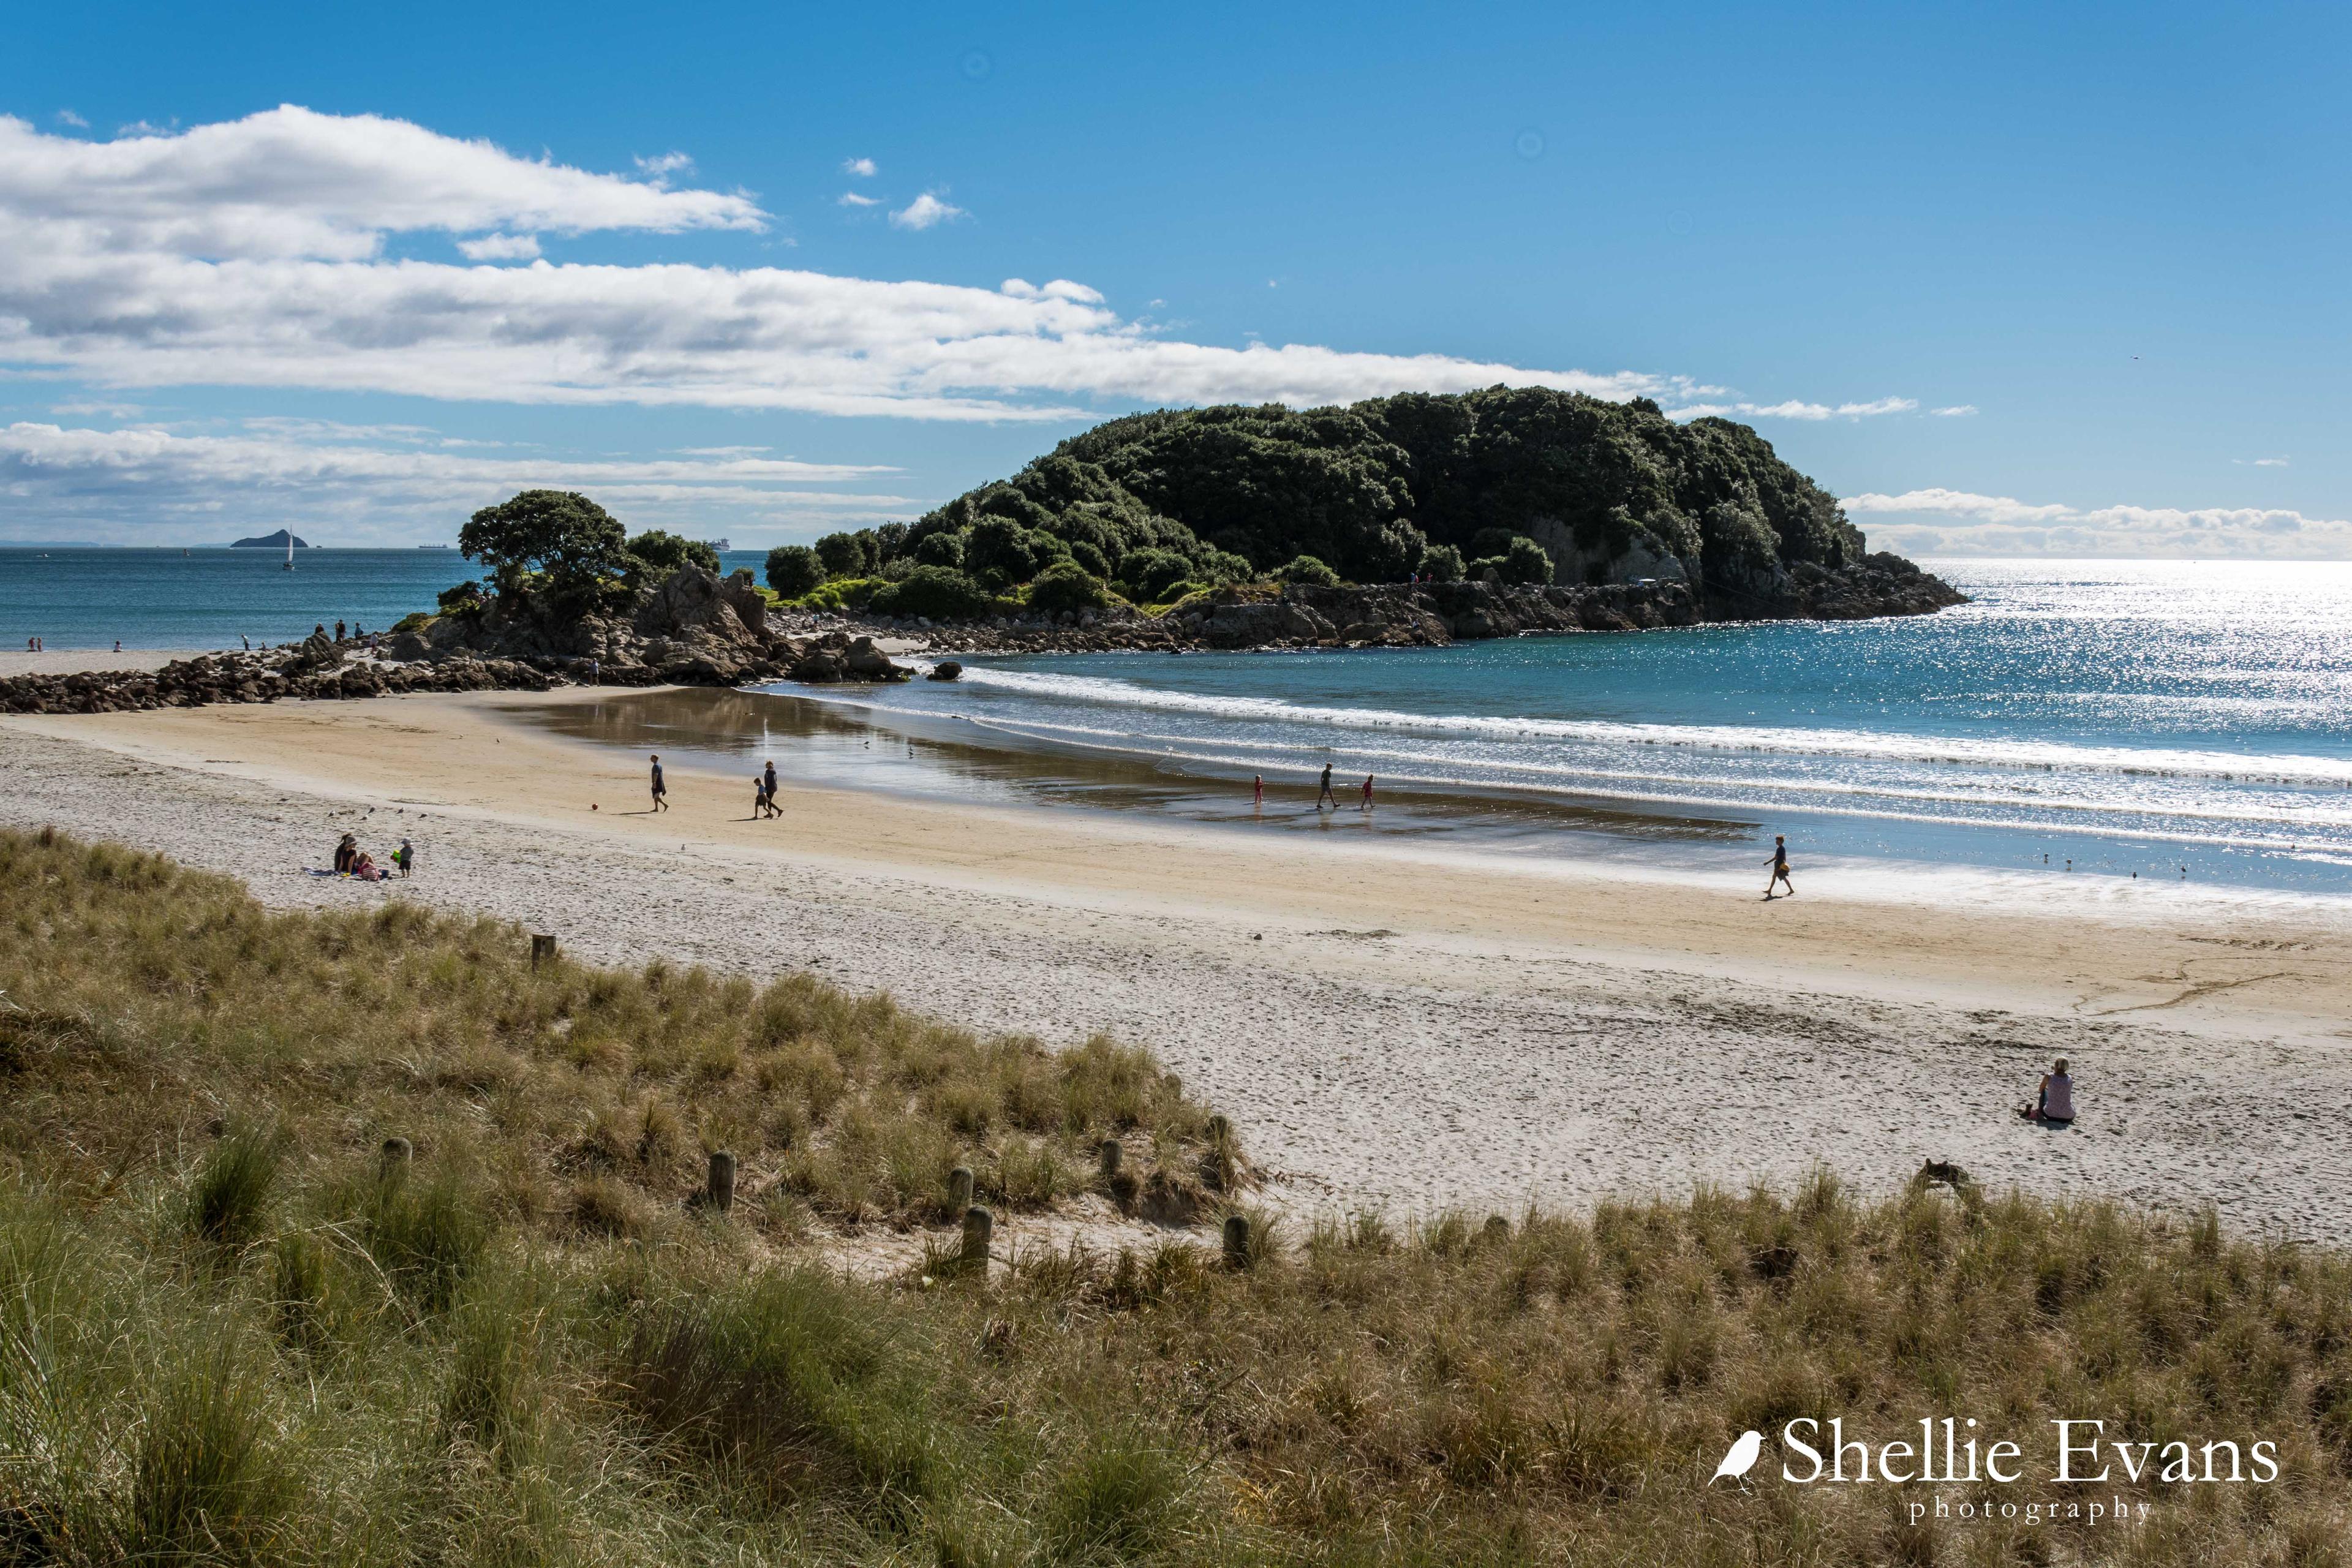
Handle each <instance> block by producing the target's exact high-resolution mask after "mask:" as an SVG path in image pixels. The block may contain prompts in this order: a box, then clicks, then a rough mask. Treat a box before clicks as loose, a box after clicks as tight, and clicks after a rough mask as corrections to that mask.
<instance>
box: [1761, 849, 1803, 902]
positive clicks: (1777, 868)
mask: <svg viewBox="0 0 2352 1568" xmlns="http://www.w3.org/2000/svg"><path fill="white" fill-rule="evenodd" d="M1765 864H1767V865H1769V866H1770V867H1771V868H1772V879H1771V880H1770V881H1769V882H1766V883H1765V884H1764V901H1765V902H1766V903H1768V904H1769V903H1770V902H1771V901H1772V889H1775V888H1780V887H1785V888H1787V889H1789V896H1790V898H1792V899H1793V898H1795V897H1796V896H1797V884H1796V883H1794V882H1791V881H1790V880H1789V841H1788V839H1786V838H1784V837H1781V836H1780V834H1777V833H1776V834H1774V835H1773V836H1772V858H1771V859H1770V860H1769V861H1767V862H1765Z"/></svg>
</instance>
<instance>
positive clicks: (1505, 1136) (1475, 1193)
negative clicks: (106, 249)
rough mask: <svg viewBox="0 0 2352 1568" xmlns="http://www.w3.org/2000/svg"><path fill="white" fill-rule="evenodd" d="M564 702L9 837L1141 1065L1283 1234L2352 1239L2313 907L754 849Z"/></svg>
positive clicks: (274, 747) (1103, 834)
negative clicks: (1832, 1203)
mask: <svg viewBox="0 0 2352 1568" xmlns="http://www.w3.org/2000/svg"><path fill="white" fill-rule="evenodd" d="M594 695H595V693H594V692H593V691H572V690H564V691H559V692H555V693H551V694H550V695H549V696H547V697H544V698H537V699H530V701H535V702H546V701H557V702H562V701H577V700H585V699H590V698H593V696H594ZM524 701H525V700H524V699H521V698H520V697H519V696H518V695H516V694H497V695H494V694H480V695H475V696H465V697H440V696H436V697H395V698H386V699H382V700H375V701H371V702H366V703H356V704H354V703H341V702H320V703H292V702H289V703H281V704H275V705H269V706H252V707H236V706H229V707H219V708H211V709H193V710H158V711H153V712H145V713H129V714H110V715H95V716H86V717H71V718H55V717H51V718H41V719H12V720H8V721H0V780H5V784H6V788H5V792H0V822H5V823H6V824H8V825H10V826H38V825H39V824H41V823H43V822H54V823H55V824H56V825H57V826H60V827H64V828H68V829H70V830H72V831H75V832H77V833H81V834H85V835H88V836H92V837H113V838H120V839H127V840H129V841H131V842H133V843H136V844H140V845H142V847H151V848H159V849H163V850H164V851H166V852H169V853H172V854H173V855H175V856H178V857H179V858H184V859H187V860H189V861H191V862H192V863H194V864H200V865H205V866H209V867H211V868H215V869H226V870H230V871H233V872H235V873H236V874H238V875H240V876H242V877H244V878H245V879H247V881H248V883H250V884H251V885H252V886H254V888H255V889H256V890H257V893H259V895H260V896H261V897H262V898H263V899H264V900H265V901H268V902H271V903H274V904H279V905H297V904H321V903H327V904H335V903H345V902H351V901H362V902H367V901H375V900H381V899H382V898H383V897H387V896H397V897H413V898H419V899H424V900H428V901H431V902H434V903H436V904H442V905H446V906H449V907H457V908H465V909H471V910H480V911H483V912H488V913H493V914H498V915H500V916H503V917H505V918H510V919H515V920H518V921H523V922H525V923H528V924H530V925H532V926H533V928H534V929H538V930H544V931H560V932H561V933H562V937H563V940H564V941H565V942H566V943H567V945H571V946H574V947H577V948H579V949H580V950H581V951H583V952H585V953H587V954H589V955H591V956H594V957H597V958H600V959H606V960H617V961H623V962H639V961H642V960H644V959H646V958H648V957H652V956H655V955H656V954H659V955H662V956H666V957H668V958H670V959H672V960H675V961H681V962H694V963H708V964H711V965H713V966H715V967H719V968H722V969H734V970H739V971H743V972H749V973H774V972H776V971H777V970H779V969H781V968H787V967H807V968H810V969H812V970H813V971H814V973H819V974H822V975H824V976H825V977H826V978H829V979H832V980H834V981H835V982H836V983H839V984H848V985H852V986H854V987H858V988H877V989H878V988H887V989H889V990H891V991H893V992H894V993H896V994H898V996H899V997H900V998H901V999H902V1000H903V1001H905V1002H907V1003H908V1004H909V1005H916V1006H919V1007H922V1008H925V1009H927V1010H929V1011H932V1012H935V1013H938V1014H940V1015H942V1016H948V1017H951V1018H954V1019H956V1020H958V1021H960V1022H966V1023H970V1024H971V1025H973V1026H979V1027H987V1028H1013V1029H1020V1030H1026V1031H1031V1032H1034V1033H1037V1034H1039V1035H1041V1036H1042V1037H1045V1038H1047V1039H1049V1040H1052V1041H1056V1042H1066V1041H1068V1040H1072V1039H1076V1038H1083V1037H1085V1036H1086V1035H1087V1034H1089V1033H1092V1032H1095V1031H1097V1030H1101V1031H1105V1032H1109V1033H1112V1034H1116V1035H1118V1036H1121V1037H1126V1038H1129V1039H1133V1040H1136V1041H1138V1042H1139V1043H1142V1044H1146V1045H1150V1046H1151V1047H1154V1048H1155V1049H1157V1050H1159V1051H1160V1052H1161V1054H1162V1055H1163V1057H1164V1058H1165V1059H1167V1060H1168V1062H1169V1063H1170V1065H1171V1067H1172V1068H1175V1069H1176V1070H1179V1071H1181V1073H1183V1074H1184V1076H1185V1079H1186V1081H1187V1082H1188V1083H1197V1084H1198V1085H1199V1086H1200V1087H1201V1089H1202V1092H1203V1093H1204V1094H1205V1096H1206V1097H1207V1098H1208V1099H1210V1100H1213V1102H1215V1103H1217V1104H1218V1105H1219V1106H1220V1107H1221V1108H1222V1109H1225V1110H1228V1111H1229V1112H1230V1113H1231V1114H1233V1115H1234V1118H1235V1120H1236V1122H1237V1123H1238V1124H1239V1125H1240V1127H1241V1128H1242V1130H1243V1133H1244V1145H1245V1147H1247V1148H1249V1149H1250V1150H1251V1151H1252V1152H1253V1155H1254V1157H1256V1158H1258V1159H1259V1160H1260V1161H1261V1162H1262V1163H1265V1164H1267V1165H1268V1166H1270V1167H1271V1168H1272V1169H1273V1170H1275V1171H1276V1173H1277V1174H1278V1175H1280V1176H1281V1177H1283V1178H1284V1180H1283V1181H1282V1182H1280V1183H1279V1184H1277V1187H1276V1194H1277V1201H1280V1202H1283V1203H1286V1204H1295V1205H1306V1206H1310V1207H1331V1206H1338V1207H1342V1208H1345V1207H1351V1206H1367V1205H1370V1206H1385V1207H1390V1208H1394V1209H1402V1210H1418V1211H1423V1212H1426V1211H1429V1210H1431V1209H1435V1208H1444V1207H1452V1206H1465V1207H1468V1206H1477V1205H1486V1206H1489V1207H1499V1208H1502V1209H1505V1210H1508V1209H1511V1208H1514V1207H1516V1206H1517V1205H1519V1204H1521V1203H1524V1202H1528V1201H1542V1202H1546V1203H1562V1202H1565V1203H1570V1204H1577V1205H1589V1204H1591V1203H1592V1202H1595V1201H1599V1200H1600V1199H1601V1198H1604V1197H1608V1196H1621V1195H1626V1194H1646V1193H1671V1192H1682V1191H1687V1190H1689V1189H1690V1188H1692V1187H1693V1186H1695V1185H1698V1184H1720V1185H1730V1186H1739V1185H1744V1184H1748V1183H1749V1182H1752V1181H1758V1180H1788V1179H1793V1178H1795V1177H1798V1176H1801V1174H1802V1173H1804V1171H1805V1170H1806V1169H1808V1168H1809V1167H1810V1166H1811V1164H1812V1163H1815V1162H1816V1161H1820V1162H1826V1163H1832V1164H1834V1165H1836V1166H1837V1167H1838V1168H1840V1169H1841V1170H1842V1171H1843V1172H1844V1173H1847V1174H1848V1175H1849V1176H1850V1177H1851V1178H1852V1179H1854V1180H1857V1181H1864V1182H1871V1183H1883V1184H1895V1183H1899V1182H1900V1181H1902V1180H1904V1179H1906V1177H1907V1176H1908V1174H1909V1173H1910V1172H1912V1171H1913V1170H1916V1168H1917V1166H1918V1164H1919V1163H1920V1161H1921V1160H1922V1159H1925V1158H1936V1159H1951V1160H1957V1161H1958V1162H1959V1163H1962V1164H1964V1165H1966V1166H1968V1167H1969V1169H1970V1170H1971V1171H1972V1172H1974V1173H1976V1174H1977V1176H1978V1178H1979V1180H1980V1181H1983V1182H1985V1183H1986V1184H1988V1185H1989V1186H1990V1187H1992V1188H1995V1189H1999V1188H2000V1187H2002V1186H2005V1185H2009V1184H2016V1185H2019V1186H2021V1187H2024V1188H2027V1189H2029V1190H2032V1191H2037V1192H2044V1193H2048V1194H2053V1195H2066V1196H2086V1195H2094V1194H2096V1195H2105V1196H2113V1197H2116V1198H2118V1199H2122V1200H2125V1201H2132V1202H2139V1203H2144V1204H2149V1205H2154V1206H2158V1207H2165V1208H2178V1207H2179V1206H2181V1205H2196V1204H2199V1203H2201V1202H2205V1201H2210V1202H2213V1203H2215V1204H2216V1205H2218V1206H2220V1207H2221V1209H2222V1210H2223V1211H2224V1213H2225V1214H2226V1215H2230V1216H2231V1218H2232V1219H2233V1220H2236V1221H2239V1222H2241V1223H2254V1224H2259V1225H2262V1226H2269V1227H2272V1228H2274V1229H2283V1230H2284V1231H2286V1232H2287V1233H2289V1234H2294V1235H2298V1236H2305V1237H2313V1238H2323V1237H2324V1238H2328V1239H2338V1240H2341V1239H2347V1238H2352V1215H2346V1214H2343V1213H2342V1212H2340V1210H2339V1209H2338V1208H2337V1207H2336V1206H2335V1205H2333V1204H2332V1200H2330V1199H2329V1198H2328V1197H2327V1195H2326V1194H2329V1193H2330V1192H2331V1191H2333V1190H2337V1189H2340V1188H2341V1186H2342V1184H2344V1182H2345V1181H2346V1179H2347V1177H2352V1133H2347V1132H2346V1131H2342V1130H2340V1129H2339V1128H2338V1127H2337V1125H2336V1124H2337V1123H2338V1122H2339V1121H2340V1117H2338V1116H2337V1115H2336V1112H2335V1110H2333V1107H2335V1106H2338V1105H2340V1104H2341V1103H2342V1097H2343V1095H2344V1093H2345V1091H2346V1090H2347V1089H2352V1058H2347V1056H2346V1053H2345V1049H2344V1047H2345V1045H2346V1042H2347V1039H2352V1033H2348V1032H2347V1030H2346V1028H2345V1026H2344V1022H2343V1020H2344V1018H2345V1016H2346V1015H2347V1011H2352V1007H2347V1004H2352V979H2347V978H2345V976H2347V975H2352V962H2347V961H2352V919H2347V912H2346V911H2345V910H2339V909H2329V908H2323V907H2318V905H2317V902H2316V901H2315V902H2314V903H2313V904H2312V905H2310V906H2305V905H2294V906H2284V907H2283V906H2280V905H2278V904H2276V903H2275V902H2274V901H2266V902H2265V903H2264V904H2263V906H2262V907H2258V908H2255V907H2249V906H2248V904H2247V903H2246V901H2244V900H2237V899H2228V898H2223V899H2218V900H2217V899H2215V898H2213V897H2212V896H2211V894H2212V889H2200V894H2201V895H2203V896H2200V898H2197V899H2194V900H2180V899H2164V900H2158V899H2155V898H2146V897H2143V898H2138V899H2132V900H2120V901H2117V902H2116V903H2115V904H2114V905H2113V906H2112V907H2106V908H2100V907H2095V905H2094V906H2093V907H2085V906H2084V901H2083V900H2072V901H2069V902H2067V903H2065V904H2063V906H2060V907H2055V908H2053V907H2051V900H2047V899H2035V900H2014V899H2007V898H2003V899H1995V900H1990V902H1989V903H1984V904H1977V903H1963V904H1961V905H1960V906H1958V907H1951V908H1937V907H1935V906H1933V905H1929V904H1924V903H1921V902H1919V901H1917V900H1899V899H1895V898H1890V897H1888V896H1887V895H1886V891H1885V889H1879V888H1873V889H1868V890H1867V896H1861V897H1855V896H1838V895H1836V894H1833V893H1832V892H1831V891H1830V890H1829V889H1822V891H1820V892H1818V893H1815V894H1812V895H1810V896H1809V897H1808V898H1805V899H1799V900H1781V901H1776V902H1775V903H1773V904H1771V905H1769V906H1764V905H1759V903H1758V901H1757V900H1756V899H1755V898H1754V896H1753V894H1752V891H1738V890H1735V889H1730V888H1727V887H1723V888H1717V887H1709V886H1706V885H1704V884H1694V883H1693V882H1691V881H1690V880H1688V879H1676V880H1674V881H1664V880H1658V879H1643V878H1638V877H1633V876H1630V875H1627V874H1624V873H1622V872H1621V871H1620V870H1619V869H1618V868H1615V867H1612V866H1606V865H1603V866H1600V867H1597V868H1596V867H1594V866H1591V865H1576V864H1572V863H1546V864H1543V865H1540V866H1536V865H1533V864H1532V863H1515V862H1513V861H1511V860H1509V859H1508V858H1503V857H1495V856H1484V857H1481V856H1477V855H1475V854H1434V855H1433V854H1429V853H1425V852H1423V850H1422V849H1420V848H1419V847H1416V848H1415V849H1413V850H1411V851H1392V850H1389V849H1386V848H1382V849H1380V850H1378V851H1374V850H1372V849H1370V848H1368V847H1360V846H1346V845H1334V844H1328V843H1324V842H1321V841H1319V839H1318V838H1316V837H1309V836H1296V835H1294V836H1285V837H1281V838H1278V839H1273V840H1271V841H1269V840H1268V839H1258V840H1246V839H1241V838H1239V837H1238V836H1226V835H1219V834H1211V833H1205V832H1203V831H1202V829H1201V828H1200V827H1198V826H1194V825H1191V824H1171V823H1169V822H1166V821H1160V820H1150V821H1144V820H1103V817H1102V814H1097V813H1072V812H1066V811H1057V810H1055V809H1053V808H1047V807H1031V808H1019V809H1015V808H999V807H979V806H969V805H941V804H938V803H933V802H923V801H908V800H904V799H900V798H889V797H882V796H878V795H871V794H860V793H855V792H849V791H840V790H821V789H811V788H804V787H799V786H792V785H789V784H788V785H787V787H786V789H785V790H784V792H783V794H782V805H783V806H784V808H785V811H786V814H787V815H786V817H785V818H784V820H782V821H781V822H775V823H764V824H755V823H752V822H750V821H748V820H746V817H747V816H748V793H747V792H745V791H744V790H742V789H741V788H740V784H739V782H738V781H735V780H733V779H731V778H726V777H721V776H719V775H716V774H709V773H703V772H701V771H699V770H693V769H679V770H677V771H674V772H673V773H672V791H673V800H674V801H675V802H676V804H677V807H678V809H676V810H673V811H671V812H669V813H667V814H665V815H664V816H661V817H659V818H650V817H647V816H642V815H630V813H633V812H635V811H636V810H637V809H638V808H639V807H640V806H641V805H642V803H643V794H642V790H643V784H642V781H641V780H640V779H639V778H637V777H636V776H635V765H634V764H631V765H630V766H629V767H628V768H627V769H626V771H625V770H624V768H623V766H622V765H621V764H620V762H619V760H618V759H615V758H610V757H608V756H605V755H604V754H602V753H600V752H598V751H597V750H596V749H595V748H593V747H592V746H590V745H588V744H587V743H585V742H563V741H560V740H557V739H554V738H551V737H548V736H545V735H543V734H540V733H537V732H535V731H532V730H530V729H529V728H528V727H526V726H525V725H524V724H523V723H522V722H521V721H519V720H517V719H515V718H513V717H512V716H511V715H510V714H509V712H508V711H507V710H509V709H512V708H514V707H517V706H520V705H521V704H522V703H523V702H524ZM134 758H135V759H137V760H135V761H133V760H131V759H134ZM746 771H747V772H748V771H749V770H748V769H747V770H746ZM739 796H740V797H741V798H740V799H739V798H738V797H739ZM592 801H593V803H594V804H596V805H597V806H598V807H599V809H598V810H596V811H593V812H592V811H590V810H588V809H587V807H588V805H589V804H590V803H591V802H592ZM372 817H373V818H374V819H376V820H373V821H372V820H371V818H372ZM420 828H421V829H422V831H418V830H419V829H420ZM347 829H348V830H353V831H360V832H362V837H363V840H364V841H367V842H369V843H371V844H372V845H373V847H376V848H378V849H383V848H388V847H390V845H391V844H392V843H394V842H396V841H397V835H398V833H400V832H402V831H407V832H412V833H415V835H416V837H418V840H419V847H420V854H421V865H422V869H421V872H420V875H419V877H418V879H416V880H415V881H414V882H412V883H408V884H400V883H394V884H389V885H387V886H386V887H385V888H383V889H373V888H362V887H360V886H358V885H354V884H348V883H343V882H339V881H336V880H333V879H322V878H321V879H313V878H310V877H308V876H306V875H303V874H302V872H301V871H300V869H299V868H300V867H301V866H303V865H305V864H319V863H322V862H323V861H324V859H325V858H326V855H327V851H328V849H329V848H330V847H331V844H332V841H333V834H334V833H335V832H339V831H342V830H347ZM387 835H389V837H387ZM377 837H382V838H383V839H384V842H383V843H382V844H381V845H374V844H373V840H374V838H377ZM2037 904H2038V905H2040V906H2042V907H2041V908H2039V909H2037V908H2035V907H2034V906H2035V905H2037ZM2055 1055H2070V1056H2072V1057H2073V1058H2074V1062H2075V1070H2076V1077H2077V1082H2078V1085H2079V1086H2080V1087H2079V1088H2078V1094H2079V1095H2081V1096H2082V1097H2083V1099H2084V1101H2085V1120H2084V1122H2082V1123H2079V1124H2078V1126H2077V1129H2076V1130H2075V1131H2072V1132H2069V1133H2064V1134H2051V1133H2044V1132H2041V1131H2037V1130H2034V1129H2032V1128H2030V1127H2027V1126H2026V1125H2025V1124H2023V1123H2021V1122H2020V1121H2018V1119H2017V1118H2016V1117H2015V1116H2014V1115H2013V1114H2012V1113H2011V1107H2013V1106H2014V1105H2015V1104H2016V1103H2019V1102H2021V1100H2023V1099H2024V1098H2026V1097H2027V1096H2028V1095H2029V1094H2030V1092H2031V1089H2032V1082H2033V1075H2034V1074H2035V1073H2038V1072H2039V1071H2041V1070H2042V1069H2044V1068H2046V1067H2047V1066H2048V1062H2047V1060H2046V1059H2044V1058H2048V1057H2050V1056H2055Z"/></svg>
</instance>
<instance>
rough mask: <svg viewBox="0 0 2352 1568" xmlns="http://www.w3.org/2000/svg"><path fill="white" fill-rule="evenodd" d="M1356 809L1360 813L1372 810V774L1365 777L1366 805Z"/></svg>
mask: <svg viewBox="0 0 2352 1568" xmlns="http://www.w3.org/2000/svg"><path fill="white" fill-rule="evenodd" d="M1356 809H1357V810H1359V811H1370V810H1371V809H1372V775H1371V774H1370V773H1366V774H1365V775H1364V804H1363V805H1360V806H1358V807H1357V808H1356Z"/></svg>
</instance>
